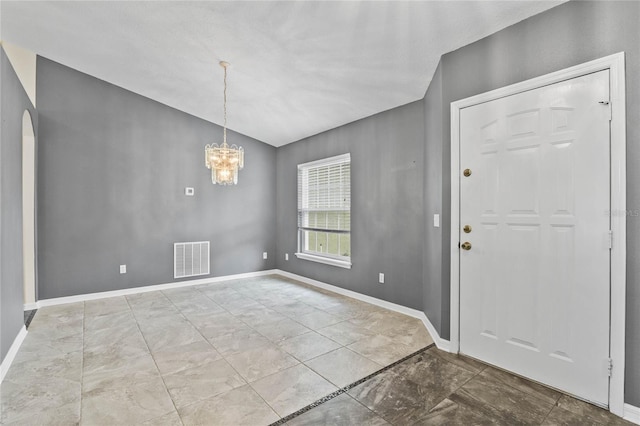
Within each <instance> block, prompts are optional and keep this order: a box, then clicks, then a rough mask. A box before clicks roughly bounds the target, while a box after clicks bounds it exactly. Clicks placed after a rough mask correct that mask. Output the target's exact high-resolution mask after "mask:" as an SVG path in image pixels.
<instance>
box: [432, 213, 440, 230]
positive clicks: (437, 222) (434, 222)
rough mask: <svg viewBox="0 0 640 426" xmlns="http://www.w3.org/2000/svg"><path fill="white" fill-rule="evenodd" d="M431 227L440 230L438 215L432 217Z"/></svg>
mask: <svg viewBox="0 0 640 426" xmlns="http://www.w3.org/2000/svg"><path fill="white" fill-rule="evenodd" d="M433 227H434V228H440V215H439V214H438V213H436V214H434V215H433Z"/></svg>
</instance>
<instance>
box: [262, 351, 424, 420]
mask: <svg viewBox="0 0 640 426" xmlns="http://www.w3.org/2000/svg"><path fill="white" fill-rule="evenodd" d="M434 345H435V343H431V344H430V345H428V346H425V347H424V348H422V349H418V350H417V351H415V352H413V353H412V354H409V355H407V356H405V357H404V358H401V359H399V360H397V361H395V362H393V363H391V364H389V365H387V366H386V367H382V368H381V369H380V370H378V371H375V372H373V373H371V374H369V375H368V376H365V377H363V378H362V379H359V380H356V381H355V382H353V383H351V384H349V385H347V386H344V387H342V388H340V389H338V390H337V391H335V392H332V393H330V394H329V395H326V396H324V397H322V398H320V399H319V400H317V401H315V402H312V403H311V404H309V405H307V406H306V407H303V408H301V409H299V410H298V411H295V412H293V413H291V414H289V415H287V416H285V417H282V418H281V419H280V420H278V421H276V422H273V423H271V424H270V425H269V426H280V425H283V424H285V423H286V422H288V421H289V420H292V419H294V418H295V417H298V416H299V415H301V414H304V413H306V412H307V411H309V410H311V409H312V408H315V407H318V406H320V405H322V404H324V403H325V402H328V401H331V400H332V399H333V398H335V397H337V396H340V395H342V394H343V393H346V392H348V391H350V390H351V389H353V388H354V387H356V386H358V385H360V384H362V383H364V382H366V381H367V380H369V379H372V378H373V377H375V376H377V375H379V374H381V373H384V372H385V371H387V370H389V369H391V368H393V367H395V366H396V365H398V364H401V363H403V362H405V361H407V360H408V359H410V358H413V357H414V356H416V355H419V354H421V353H423V352H425V351H426V350H427V349H429V348H431V347H433V346H434Z"/></svg>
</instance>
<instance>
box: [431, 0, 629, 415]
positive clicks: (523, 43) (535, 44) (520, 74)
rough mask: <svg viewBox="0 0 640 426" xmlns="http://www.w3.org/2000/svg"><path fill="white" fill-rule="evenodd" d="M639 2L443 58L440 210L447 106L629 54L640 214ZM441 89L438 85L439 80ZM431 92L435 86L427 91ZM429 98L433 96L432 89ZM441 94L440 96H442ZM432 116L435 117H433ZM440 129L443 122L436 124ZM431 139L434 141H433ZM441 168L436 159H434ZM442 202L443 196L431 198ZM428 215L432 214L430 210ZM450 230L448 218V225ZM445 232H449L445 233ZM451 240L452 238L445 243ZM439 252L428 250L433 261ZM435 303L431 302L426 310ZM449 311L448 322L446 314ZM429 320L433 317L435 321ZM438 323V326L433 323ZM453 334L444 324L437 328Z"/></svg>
mask: <svg viewBox="0 0 640 426" xmlns="http://www.w3.org/2000/svg"><path fill="white" fill-rule="evenodd" d="M639 27H640V3H638V2H586V1H585V2H569V3H565V4H563V5H561V6H558V7H555V8H553V9H551V10H549V11H547V12H544V13H542V14H540V15H536V16H534V17H531V18H529V19H527V20H524V21H522V22H520V23H518V24H516V25H513V26H511V27H509V28H506V29H504V30H502V31H500V32H497V33H495V34H493V35H491V36H489V37H486V38H484V39H482V40H480V41H478V42H476V43H473V44H471V45H468V46H465V47H463V48H461V49H459V50H456V51H454V52H451V53H448V54H446V55H444V56H443V57H442V60H441V70H442V77H443V78H442V106H441V109H438V108H437V106H434V105H433V101H432V100H430V99H429V100H427V101H426V103H427V107H426V110H427V119H426V122H427V123H437V121H438V117H439V114H443V120H442V123H443V124H442V160H443V161H442V166H443V167H442V176H443V177H444V181H443V187H442V201H441V209H442V211H443V214H444V218H445V219H447V218H448V217H449V215H450V214H449V206H450V202H451V200H450V189H449V188H448V186H447V185H448V184H449V182H448V176H449V175H450V161H449V160H450V159H449V153H450V145H451V140H450V124H451V117H450V111H449V105H450V103H451V102H452V101H455V100H458V99H463V98H466V97H469V96H473V95H476V94H479V93H483V92H486V91H489V90H492V89H496V88H499V87H502V86H506V85H509V84H512V83H516V82H519V81H523V80H526V79H529V78H532V77H537V76H540V75H544V74H547V73H550V72H553V71H557V70H560V69H563V68H567V67H570V66H573V65H577V64H580V63H583V62H587V61H590V60H593V59H596V58H600V57H603V56H607V55H610V54H613V53H617V52H621V51H624V52H625V53H626V84H627V188H628V189H627V208H628V209H631V210H635V209H640V184H639V183H638V182H640V144H638V140H639V139H640V30H639ZM435 84H440V83H438V82H437V81H436V82H435ZM429 90H430V91H431V88H430V89H429ZM427 95H429V92H427ZM436 96H437V95H436ZM431 114H433V117H429V116H430V115H431ZM436 125H437V124H436ZM427 137H428V138H427V141H426V143H427V149H426V151H427V155H429V153H430V152H433V153H434V154H435V155H437V152H438V150H439V149H440V148H437V147H431V145H432V144H438V143H439V140H438V135H437V131H436V130H433V134H431V133H429V132H428V133H427ZM431 137H433V138H434V139H430V138H431ZM434 164H435V160H434ZM427 197H435V198H436V201H433V202H434V204H437V198H438V197H439V194H437V193H428V194H427ZM427 213H428V212H427ZM446 222H447V223H446V226H448V225H449V223H448V222H449V221H448V220H446ZM442 232H443V233H445V232H446V233H447V234H448V232H449V231H447V230H446V229H445V228H443V229H442ZM444 237H446V238H444ZM442 241H443V244H442V259H441V261H442V288H441V290H440V292H441V297H442V306H448V304H449V275H448V271H449V262H450V257H449V250H450V247H449V240H448V235H444V234H443V240H442ZM638 249H640V219H639V218H638V217H628V219H627V253H628V258H627V310H626V312H627V330H626V345H627V355H626V381H625V386H626V390H625V401H626V402H627V403H630V404H633V405H635V406H640V262H638V261H637V259H638V254H637V253H638ZM439 256H440V254H439V253H435V252H429V253H427V257H428V259H427V260H426V261H425V264H434V263H436V262H438V260H439ZM425 291H426V293H427V294H425V300H430V299H432V298H433V299H437V298H438V290H437V289H435V290H434V289H432V287H431V286H430V285H425ZM427 306H429V305H427ZM444 316H445V315H444V311H443V317H444ZM430 318H431V317H430ZM435 322H436V321H434V324H435ZM438 331H439V332H440V335H441V336H443V337H448V336H449V327H448V325H446V326H445V324H444V322H443V323H442V324H441V325H440V328H439V329H438Z"/></svg>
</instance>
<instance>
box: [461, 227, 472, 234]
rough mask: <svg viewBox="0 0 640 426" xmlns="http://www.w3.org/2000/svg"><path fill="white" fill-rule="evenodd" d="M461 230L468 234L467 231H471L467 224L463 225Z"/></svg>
mask: <svg viewBox="0 0 640 426" xmlns="http://www.w3.org/2000/svg"><path fill="white" fill-rule="evenodd" d="M462 230H463V231H464V233H465V234H468V233H469V232H471V227H470V226H469V225H465V226H464V228H462Z"/></svg>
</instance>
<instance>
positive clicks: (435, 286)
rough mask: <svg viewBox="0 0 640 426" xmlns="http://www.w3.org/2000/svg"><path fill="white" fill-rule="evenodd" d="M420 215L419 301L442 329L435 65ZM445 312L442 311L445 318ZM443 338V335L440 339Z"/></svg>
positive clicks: (440, 178) (439, 100) (439, 128)
mask: <svg viewBox="0 0 640 426" xmlns="http://www.w3.org/2000/svg"><path fill="white" fill-rule="evenodd" d="M423 102H424V113H425V116H424V133H425V148H424V183H423V194H424V215H425V235H424V247H423V286H424V291H423V302H422V307H423V310H424V313H425V315H426V316H427V318H429V321H431V324H433V326H434V327H435V328H436V330H443V329H446V327H443V326H442V324H443V321H446V322H447V324H448V322H449V319H448V318H443V316H444V315H445V312H443V309H442V303H443V301H444V298H443V297H442V292H443V290H444V289H443V285H442V284H443V283H444V282H445V280H444V279H443V277H442V239H443V238H444V237H445V236H447V234H446V233H444V232H442V225H443V224H446V223H448V222H449V220H448V218H445V217H444V216H443V211H442V181H443V180H444V179H446V176H443V175H442V67H441V66H440V65H438V68H437V69H436V72H435V73H434V75H433V78H432V80H431V83H430V84H429V89H428V90H427V93H426V95H425V97H424V100H423ZM434 214H439V215H440V228H434V227H433V215H434ZM448 313H449V309H446V315H448ZM442 337H444V336H442Z"/></svg>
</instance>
